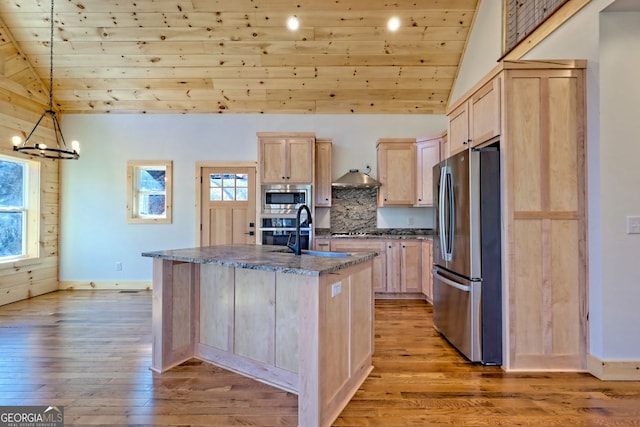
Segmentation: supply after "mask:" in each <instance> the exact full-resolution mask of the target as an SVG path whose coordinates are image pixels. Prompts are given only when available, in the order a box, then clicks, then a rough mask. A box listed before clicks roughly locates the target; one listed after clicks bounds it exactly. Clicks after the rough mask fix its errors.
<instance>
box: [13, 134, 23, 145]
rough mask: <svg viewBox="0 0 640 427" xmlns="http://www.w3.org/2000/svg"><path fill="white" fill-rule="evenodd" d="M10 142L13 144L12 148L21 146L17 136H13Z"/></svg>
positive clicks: (20, 139) (20, 140)
mask: <svg viewBox="0 0 640 427" xmlns="http://www.w3.org/2000/svg"><path fill="white" fill-rule="evenodd" d="M11 142H12V143H13V146H14V147H17V146H18V145H20V144H22V138H20V137H19V136H18V135H15V136H14V137H13V138H11Z"/></svg>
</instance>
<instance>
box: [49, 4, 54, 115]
mask: <svg viewBox="0 0 640 427" xmlns="http://www.w3.org/2000/svg"><path fill="white" fill-rule="evenodd" d="M53 2H54V0H51V32H50V34H49V110H53Z"/></svg>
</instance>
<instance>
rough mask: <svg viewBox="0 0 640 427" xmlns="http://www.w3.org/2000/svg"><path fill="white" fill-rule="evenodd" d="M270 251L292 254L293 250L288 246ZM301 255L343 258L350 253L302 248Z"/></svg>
mask: <svg viewBox="0 0 640 427" xmlns="http://www.w3.org/2000/svg"><path fill="white" fill-rule="evenodd" d="M271 252H278V253H283V254H290V255H293V252H292V251H291V249H289V248H284V249H276V250H274V251H271ZM302 255H311V256H326V257H334V258H344V257H348V256H350V255H351V254H349V253H346V252H328V251H311V250H308V249H303V250H302Z"/></svg>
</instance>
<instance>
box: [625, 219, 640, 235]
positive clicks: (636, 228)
mask: <svg viewBox="0 0 640 427" xmlns="http://www.w3.org/2000/svg"><path fill="white" fill-rule="evenodd" d="M627 234H640V216H628V217H627Z"/></svg>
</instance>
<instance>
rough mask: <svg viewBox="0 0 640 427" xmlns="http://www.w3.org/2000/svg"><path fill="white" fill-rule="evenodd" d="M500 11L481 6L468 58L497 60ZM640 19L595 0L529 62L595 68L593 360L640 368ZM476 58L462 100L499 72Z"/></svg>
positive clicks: (634, 5) (459, 86) (591, 88)
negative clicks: (571, 62)
mask: <svg viewBox="0 0 640 427" xmlns="http://www.w3.org/2000/svg"><path fill="white" fill-rule="evenodd" d="M497 3H500V2H493V1H483V2H482V4H481V9H480V11H479V13H478V17H477V19H476V27H477V28H474V31H473V32H472V37H474V38H476V37H477V38H478V40H471V42H470V43H469V46H470V48H469V50H471V49H472V46H474V45H477V46H487V44H488V45H491V44H492V43H493V44H494V45H493V47H487V48H486V52H487V54H488V55H495V49H496V47H497V46H500V45H499V43H501V41H500V37H501V35H500V28H501V25H500V22H501V21H500V20H501V13H502V12H501V10H500V8H499V7H498V6H497ZM605 9H606V11H604V10H605ZM603 11H604V12H603ZM622 11H624V12H622ZM632 11H635V12H632ZM638 12H640V2H638V1H637V0H617V1H615V2H614V1H613V0H593V1H592V2H591V3H589V4H588V5H587V6H585V7H584V8H583V9H582V10H581V11H580V12H578V13H577V14H576V15H574V16H573V17H572V18H571V19H570V20H569V21H568V22H567V23H565V24H564V25H563V26H562V27H560V28H559V29H558V30H556V31H555V32H554V33H553V34H551V35H550V36H549V37H548V38H547V39H545V40H544V41H543V42H542V43H540V44H539V45H538V46H536V47H535V48H534V49H533V50H532V51H531V52H529V53H528V54H527V55H525V59H586V60H587V61H588V65H587V67H588V68H587V168H588V177H587V185H588V221H589V225H588V252H589V254H588V259H589V284H588V285H589V315H590V316H589V353H590V354H592V355H594V356H596V357H598V358H601V359H603V360H640V329H639V328H638V321H639V320H640V317H639V316H638V313H639V312H640V311H639V310H638V307H637V302H638V301H640V279H639V277H640V256H639V254H640V236H638V235H627V234H625V218H626V216H627V215H640V192H639V191H638V184H640V168H638V167H637V166H635V165H634V163H633V162H634V160H635V159H636V158H637V157H636V156H640V152H639V151H640V144H638V142H637V137H638V135H640V120H638V111H640V101H639V100H640V85H639V84H638V83H637V70H638V69H640V17H639V13H638ZM480 28H482V30H481V29H480ZM490 29H493V30H494V33H493V34H489V33H490V32H491V31H490ZM469 50H468V52H467V54H466V55H465V57H464V60H463V63H462V65H463V66H462V68H461V72H460V77H461V79H460V81H459V82H457V83H456V89H455V93H457V94H462V93H464V91H466V90H467V89H469V88H470V87H471V86H472V85H473V83H474V82H475V81H477V80H479V79H480V78H482V77H483V76H484V74H485V73H486V72H488V71H489V70H490V69H491V68H492V66H490V65H489V61H488V58H483V57H482V55H479V54H478V53H477V52H469ZM499 55H500V53H498V54H497V56H496V59H497V57H498V56H499ZM463 71H464V73H463ZM455 99H456V98H455V97H452V99H451V100H452V101H455Z"/></svg>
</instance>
